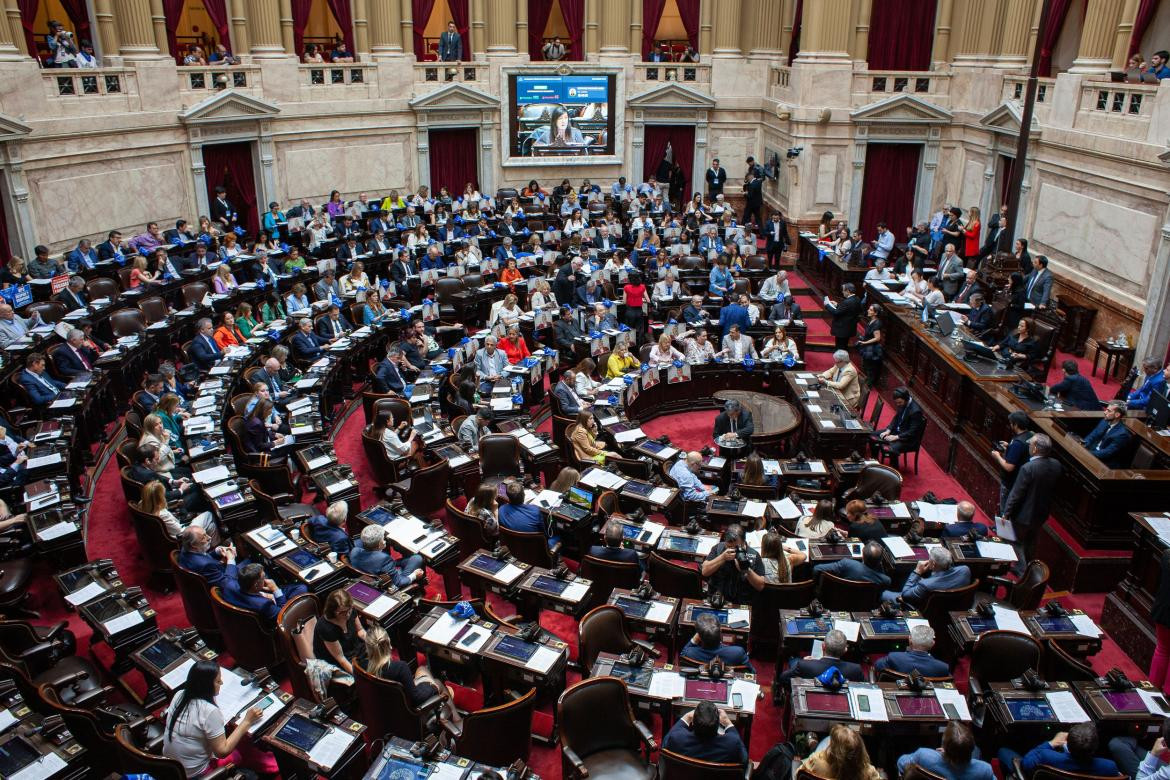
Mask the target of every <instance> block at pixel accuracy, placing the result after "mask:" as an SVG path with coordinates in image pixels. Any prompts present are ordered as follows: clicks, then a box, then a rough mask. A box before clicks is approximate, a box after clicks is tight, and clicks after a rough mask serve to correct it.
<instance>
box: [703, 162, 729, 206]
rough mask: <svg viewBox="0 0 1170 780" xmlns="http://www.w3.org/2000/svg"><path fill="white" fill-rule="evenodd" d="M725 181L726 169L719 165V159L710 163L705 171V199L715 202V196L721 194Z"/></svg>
mask: <svg viewBox="0 0 1170 780" xmlns="http://www.w3.org/2000/svg"><path fill="white" fill-rule="evenodd" d="M726 181H727V169H726V168H724V167H722V166H721V165H719V158H718V157H716V158H715V159H714V160H712V161H711V167H710V168H708V169H707V197H708V198H710V199H711V200H715V196H716V195H722V194H723V185H724V183H725V182H726Z"/></svg>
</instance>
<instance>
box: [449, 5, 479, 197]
mask: <svg viewBox="0 0 1170 780" xmlns="http://www.w3.org/2000/svg"><path fill="white" fill-rule="evenodd" d="M447 8H448V9H449V10H450V11H451V21H453V22H455V29H456V30H457V31H458V32H459V37H460V38H462V39H463V59H464V61H466V62H470V61H471V60H472V59H473V58H472V56H471V4H470V0H447ZM443 29H444V30H445V29H447V28H446V26H444V27H443ZM459 186H460V190H459V191H460V192H462V191H463V189H462V187H463V185H459Z"/></svg>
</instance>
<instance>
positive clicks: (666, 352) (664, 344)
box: [646, 333, 685, 368]
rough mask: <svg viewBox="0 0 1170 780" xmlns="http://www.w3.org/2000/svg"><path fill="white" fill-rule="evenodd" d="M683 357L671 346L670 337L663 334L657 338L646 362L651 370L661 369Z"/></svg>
mask: <svg viewBox="0 0 1170 780" xmlns="http://www.w3.org/2000/svg"><path fill="white" fill-rule="evenodd" d="M684 357H685V355H683V353H681V352H679V351H678V350H677V349H675V348H674V345H673V344H671V341H670V336H668V335H666V334H665V333H663V334H662V335H661V336H659V337H658V343H657V344H655V345H654V346H653V347H651V348H650V357H649V359H648V360H647V361H646V362H647V363H648V364H649V365H650V367H651V368H663V367H666V366H669V365H671V364H672V363H674V361H676V360H682V359H683V358H684Z"/></svg>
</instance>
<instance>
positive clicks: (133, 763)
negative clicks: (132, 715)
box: [114, 724, 187, 780]
mask: <svg viewBox="0 0 1170 780" xmlns="http://www.w3.org/2000/svg"><path fill="white" fill-rule="evenodd" d="M114 745H115V747H116V749H117V751H118V764H119V768H120V769H121V770H123V771H126V772H137V773H145V774H148V775H150V776H151V777H153V778H155V780H187V771H186V770H185V769H183V765H182V764H180V763H179V762H178V761H176V760H175V759H173V758H167V757H165V756H160V755H157V754H155V753H147V752H146V751H145V750H144V749H143V748H142V746H141V745H139V744H138V740H137V739H135V737H134V732H133V731H131V729H130V727H129V726H127V725H125V724H123V725H120V726H117V727H116V728H115V729H114Z"/></svg>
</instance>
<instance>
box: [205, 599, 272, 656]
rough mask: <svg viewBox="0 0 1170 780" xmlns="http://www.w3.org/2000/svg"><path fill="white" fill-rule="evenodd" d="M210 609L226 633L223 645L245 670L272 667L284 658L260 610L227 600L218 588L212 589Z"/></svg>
mask: <svg viewBox="0 0 1170 780" xmlns="http://www.w3.org/2000/svg"><path fill="white" fill-rule="evenodd" d="M211 611H212V612H213V613H214V614H215V622H216V623H217V624H219V630H220V633H221V634H223V645H224V648H225V649H226V650H227V651H228V652H229V653H231V654H232V657H233V658H235V660H236V663H238V664H240V665H241V666H243V667H244V668H246V669H259V668H260V667H261V666H263V667H264V668H265V669H273V668H274V667H276V666H277V664H279V663H280V661H281V660H283V657H282V656H281V654H280V651H279V649H278V648H277V646H276V642H275V639H274V637H273V635H272V631H271V630H270V629H269V628H268V626H267V625H265V623H264V619H263V618H261V617H260V613H258V612H253V611H252V610H250V609H240V608H239V607H237V606H235V605H234V604H229V603H228V602H227V601H225V600H224V597H223V591H221V590H220V589H219V588H217V587H213V588H212V589H211Z"/></svg>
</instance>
